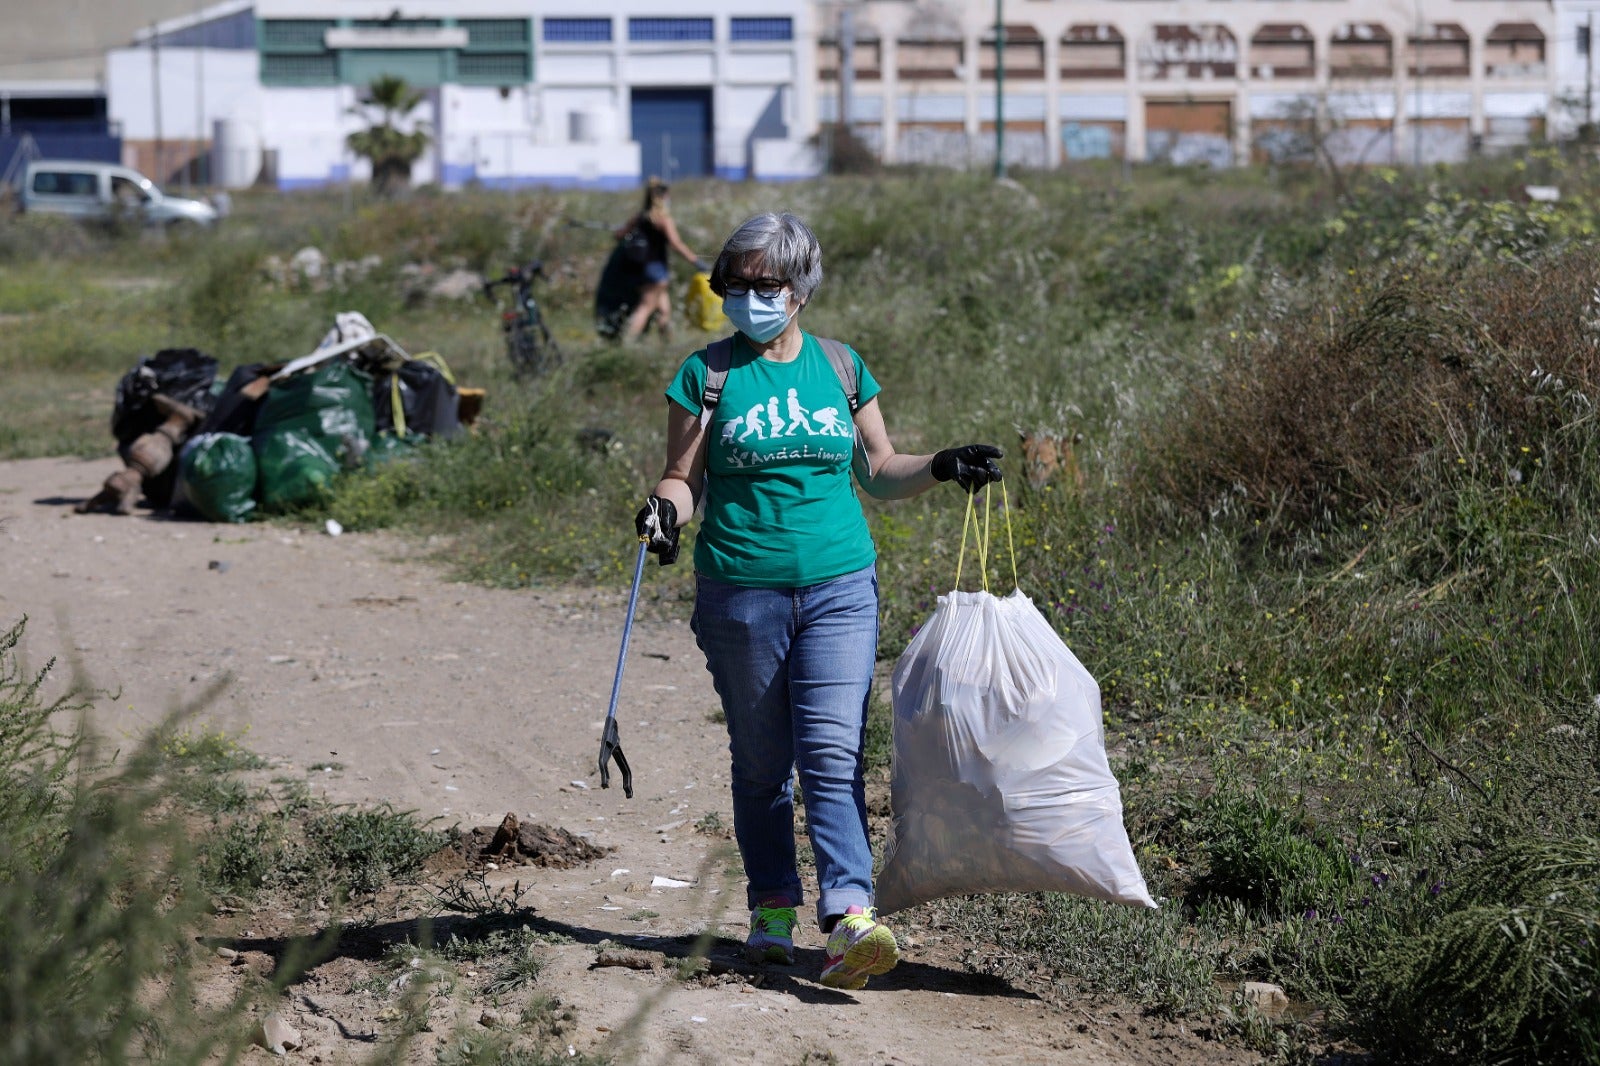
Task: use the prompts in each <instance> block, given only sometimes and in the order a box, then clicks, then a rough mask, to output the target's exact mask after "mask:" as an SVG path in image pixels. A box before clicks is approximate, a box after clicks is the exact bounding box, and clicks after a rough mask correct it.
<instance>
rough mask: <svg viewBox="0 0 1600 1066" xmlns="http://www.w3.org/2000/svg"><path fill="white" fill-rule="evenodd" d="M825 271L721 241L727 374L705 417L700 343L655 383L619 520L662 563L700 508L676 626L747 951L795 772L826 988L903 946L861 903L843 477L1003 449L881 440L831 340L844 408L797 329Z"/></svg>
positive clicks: (778, 220)
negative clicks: (643, 487)
mask: <svg viewBox="0 0 1600 1066" xmlns="http://www.w3.org/2000/svg"><path fill="white" fill-rule="evenodd" d="M821 281H822V249H821V247H820V246H819V244H818V242H817V238H816V236H815V235H814V234H813V233H812V232H811V230H810V228H809V227H807V226H806V224H805V223H804V222H803V221H801V220H800V219H799V218H797V217H796V216H794V215H792V214H771V213H769V214H761V215H756V216H755V217H753V218H751V219H749V220H747V221H746V222H744V223H743V224H742V225H740V226H739V228H738V229H736V230H735V231H734V233H733V235H732V236H731V237H729V238H728V241H727V244H726V245H724V247H723V249H722V251H721V253H720V254H719V255H718V256H717V261H716V264H715V266H714V267H713V268H712V271H711V287H712V289H713V291H715V292H716V293H717V295H719V296H721V297H722V299H723V311H724V313H725V314H727V316H728V318H729V319H730V320H731V321H732V323H733V325H734V327H735V329H737V330H738V333H737V334H736V335H735V336H734V338H733V342H732V349H731V354H730V358H729V367H728V375H727V379H726V381H725V382H723V387H722V392H721V396H720V400H719V401H717V402H715V404H714V406H713V407H712V411H711V412H710V414H709V417H707V418H702V408H703V407H704V406H707V405H710V404H711V401H710V399H709V397H708V396H707V395H706V393H705V392H704V389H705V385H706V378H707V373H708V363H707V358H708V357H707V353H706V352H705V351H703V350H702V351H697V352H695V353H694V354H693V355H691V356H689V357H688V359H687V360H685V361H684V363H683V365H682V367H681V368H680V369H679V370H678V373H677V375H676V376H675V377H674V378H673V380H672V382H671V384H670V385H668V387H667V389H666V396H667V455H666V469H665V472H664V473H663V475H662V477H661V480H660V482H659V483H658V484H657V485H656V486H655V489H654V491H653V492H652V493H651V494H650V497H649V499H648V500H647V501H646V502H645V505H644V507H643V508H642V509H640V511H639V513H638V515H637V517H636V518H635V523H634V524H635V530H636V532H637V533H638V535H639V536H640V538H641V539H643V540H644V541H645V542H646V546H647V548H648V550H649V551H651V552H653V553H655V554H657V555H658V556H659V557H660V561H661V562H662V563H663V564H666V563H669V562H672V561H673V560H674V559H676V557H677V552H678V537H679V527H680V526H682V525H683V524H685V523H686V522H687V521H688V520H689V517H690V516H691V515H693V514H694V512H695V509H696V507H697V506H700V505H703V506H704V508H705V510H704V514H703V517H702V519H701V523H700V533H699V536H698V538H697V539H696V541H695V549H694V568H695V581H696V596H695V606H694V613H693V617H692V620H691V627H692V628H693V631H694V634H695V638H696V640H697V641H698V643H699V646H700V648H701V650H702V651H703V652H704V653H705V656H706V667H707V669H708V670H709V671H710V673H711V676H712V680H713V682H714V684H715V687H716V690H717V694H718V695H719V696H720V697H721V701H722V708H723V712H724V715H725V717H726V719H727V727H728V738H729V749H730V751H731V754H732V791H733V822H734V835H735V838H736V839H737V841H738V845H739V854H740V856H741V858H742V859H743V861H744V870H745V876H746V878H747V881H748V885H747V889H746V893H747V903H748V905H749V907H750V933H749V937H748V939H747V940H746V942H745V954H746V956H747V957H748V958H749V959H750V960H751V961H753V962H763V961H770V962H777V963H793V961H794V928H795V925H796V909H797V908H798V907H799V906H801V905H802V904H803V902H804V899H803V893H802V891H801V883H800V874H799V871H798V868H797V866H796V861H795V846H794V793H793V784H792V778H793V776H794V773H795V770H796V767H798V769H799V774H800V785H801V788H802V789H803V790H804V794H805V807H806V829H807V831H808V832H809V834H810V837H811V844H812V849H813V852H814V853H815V856H816V866H817V883H818V888H819V890H820V893H819V898H818V900H817V907H816V914H817V922H818V924H819V926H820V927H821V930H822V931H823V932H824V933H825V934H827V961H826V963H825V965H824V967H823V969H822V973H821V981H822V983H823V984H824V985H827V986H829V987H833V988H845V989H858V988H862V987H864V986H865V985H866V983H867V979H868V977H870V976H872V975H875V974H882V973H886V972H888V970H889V969H890V968H891V967H893V966H894V965H895V963H896V962H897V961H898V960H899V946H898V944H897V943H896V941H895V937H894V934H893V933H892V932H891V931H890V930H889V928H888V927H887V926H885V925H883V924H882V923H880V922H879V921H878V920H877V917H876V913H875V911H874V907H873V903H874V897H873V882H872V849H871V845H870V843H869V840H868V836H867V812H866V802H865V795H864V788H863V784H862V768H863V758H864V750H865V743H866V717H867V699H868V693H869V690H870V688H871V685H872V672H873V664H874V662H875V660H876V656H877V643H878V578H877V573H876V569H875V559H876V549H875V548H874V546H873V543H872V538H871V535H870V532H869V529H868V526H867V521H866V517H865V515H864V514H863V512H862V509H861V503H860V501H859V499H858V498H857V496H856V492H855V487H854V485H853V484H852V483H851V475H852V470H853V471H854V473H855V477H856V479H857V481H859V483H860V485H861V487H862V488H864V489H865V490H866V491H867V492H868V493H869V494H871V495H872V496H874V497H876V498H879V499H904V498H907V497H911V496H915V495H917V494H919V493H922V492H926V491H928V490H929V489H931V488H933V487H934V485H936V484H938V483H939V482H943V481H954V482H956V483H957V484H958V485H960V486H961V487H962V488H964V489H966V490H967V491H969V492H975V491H977V490H978V489H980V488H982V487H983V486H985V485H987V484H989V483H990V482H992V481H997V480H999V478H1000V476H1001V475H1000V468H999V467H998V465H997V464H996V463H995V460H996V459H999V458H1001V455H1002V453H1001V451H1000V449H999V448H997V447H994V446H992V445H987V444H969V445H966V446H963V447H959V448H947V449H945V450H943V451H940V452H937V453H935V454H933V455H903V454H901V453H899V452H897V451H895V448H894V445H893V444H892V443H891V442H890V440H889V435H888V432H887V430H886V429H885V426H884V418H883V411H882V406H881V404H880V403H879V399H878V394H879V391H880V387H879V385H878V383H877V382H876V381H875V380H874V379H873V377H872V375H871V374H870V373H868V371H867V368H866V365H865V363H864V362H862V360H861V357H860V356H859V355H858V354H856V353H855V352H854V351H853V350H851V349H848V348H846V349H844V351H845V352H848V356H849V359H850V360H853V362H854V368H855V384H856V388H857V394H858V396H857V398H858V400H859V406H858V409H857V410H856V412H855V414H854V416H853V417H852V416H851V414H850V397H849V395H848V393H847V388H846V385H845V384H844V380H845V379H844V373H843V371H842V370H836V369H835V367H834V364H833V363H832V362H830V360H829V358H828V356H827V354H826V353H825V352H824V349H823V347H822V346H821V344H820V342H819V341H818V340H817V339H816V338H815V337H813V336H811V335H810V334H808V333H806V332H805V331H803V330H802V329H801V328H800V313H801V312H802V311H803V310H804V309H805V308H806V307H807V306H808V305H809V304H810V302H811V299H812V297H813V296H814V295H815V294H816V291H817V286H818V285H819V284H820V283H821ZM841 412H842V414H841ZM741 426H742V427H743V431H742V432H741V431H740V430H741Z"/></svg>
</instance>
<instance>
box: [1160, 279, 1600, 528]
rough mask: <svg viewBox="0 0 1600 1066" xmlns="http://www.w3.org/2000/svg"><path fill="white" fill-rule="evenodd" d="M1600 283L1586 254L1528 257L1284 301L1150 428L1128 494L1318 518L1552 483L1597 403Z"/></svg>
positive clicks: (1196, 507) (1203, 512)
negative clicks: (1315, 300)
mask: <svg viewBox="0 0 1600 1066" xmlns="http://www.w3.org/2000/svg"><path fill="white" fill-rule="evenodd" d="M1597 283H1600V255H1597V254H1596V253H1595V252H1593V251H1592V250H1589V249H1581V250H1573V251H1567V252H1562V253H1559V254H1557V255H1555V256H1553V257H1552V258H1551V259H1550V260H1549V261H1546V262H1543V263H1541V264H1540V265H1539V267H1538V269H1535V270H1509V271H1508V270H1504V269H1499V268H1496V267H1492V266H1483V265H1480V266H1478V267H1475V268H1474V269H1472V270H1470V271H1468V272H1467V273H1466V274H1464V275H1460V276H1455V275H1450V274H1446V273H1443V272H1439V271H1437V270H1425V269H1424V268H1422V267H1400V266H1396V267H1393V268H1391V269H1389V270H1388V271H1386V272H1383V273H1382V274H1380V276H1376V277H1369V276H1364V275H1362V276H1356V277H1354V278H1350V279H1347V280H1346V281H1344V282H1342V283H1340V284H1338V285H1336V286H1334V288H1333V290H1332V291H1331V292H1330V293H1329V294H1328V299H1329V303H1330V304H1331V309H1330V311H1329V313H1328V314H1327V315H1326V316H1325V317H1319V316H1316V315H1311V314H1306V313H1305V312H1303V311H1301V310H1299V309H1298V305H1291V306H1285V307H1281V308H1280V309H1279V313H1277V314H1276V315H1273V316H1271V317H1269V318H1267V319H1265V320H1263V321H1258V322H1256V323H1254V324H1253V325H1252V326H1250V327H1248V328H1245V329H1240V330H1236V331H1235V332H1234V334H1233V337H1234V340H1233V342H1232V345H1231V347H1229V348H1228V349H1227V350H1226V351H1225V352H1224V353H1223V355H1222V357H1221V358H1220V360H1219V365H1218V366H1217V367H1216V368H1215V372H1214V373H1209V374H1206V375H1205V376H1202V377H1197V378H1196V379H1195V380H1194V383H1193V384H1192V385H1191V387H1190V388H1189V390H1188V394H1187V395H1186V397H1185V398H1184V400H1183V402H1182V403H1181V404H1180V405H1179V406H1178V407H1177V409H1176V411H1175V412H1174V414H1175V418H1174V420H1173V422H1172V423H1171V424H1168V425H1163V426H1160V427H1151V429H1152V436H1151V438H1150V439H1149V441H1148V444H1149V450H1150V454H1149V458H1148V462H1147V464H1146V465H1145V467H1144V468H1143V470H1142V471H1141V473H1140V475H1139V477H1138V485H1137V489H1138V490H1139V491H1141V492H1144V493H1147V494H1149V495H1151V496H1154V497H1158V498H1160V499H1162V500H1164V501H1165V502H1166V503H1167V504H1168V505H1169V506H1171V507H1173V508H1175V509H1176V510H1178V511H1179V512H1181V513H1183V514H1187V515H1192V516H1197V517H1199V516H1208V515H1215V514H1219V513H1227V512H1235V513H1243V514H1244V515H1246V516H1249V517H1254V518H1260V519H1272V520H1276V521H1280V522H1287V523H1316V522H1319V521H1325V520H1328V519H1330V518H1333V519H1343V518H1348V517H1350V516H1352V515H1356V514H1360V513H1363V512H1369V513H1379V512H1384V511H1387V510H1390V509H1393V508H1397V507H1403V506H1408V505H1415V504H1419V503H1422V502H1425V501H1429V502H1432V503H1434V504H1436V503H1437V502H1439V501H1440V499H1441V493H1440V489H1441V488H1442V487H1445V488H1447V487H1448V486H1451V485H1454V484H1456V483H1458V482H1459V480H1460V475H1461V474H1469V475H1476V476H1478V477H1480V478H1483V479H1484V480H1486V481H1493V480H1494V479H1496V478H1497V477H1498V478H1499V479H1500V480H1501V481H1502V483H1504V478H1506V477H1511V478H1512V479H1513V480H1516V481H1518V482H1519V483H1520V482H1521V481H1525V480H1532V479H1534V478H1540V479H1547V478H1550V476H1551V474H1550V466H1551V464H1553V463H1557V462H1560V461H1562V458H1563V456H1564V455H1569V454H1571V452H1572V449H1571V448H1570V447H1567V448H1563V447H1562V446H1561V445H1562V439H1563V437H1564V436H1565V435H1566V434H1567V433H1568V432H1569V430H1570V429H1571V428H1572V427H1573V426H1574V424H1575V423H1576V422H1577V420H1578V419H1579V418H1581V417H1582V415H1583V414H1584V413H1586V412H1587V411H1588V410H1589V409H1590V407H1591V405H1592V404H1593V403H1594V401H1596V400H1597V399H1600V349H1597V348H1596V347H1595V346H1594V344H1593V343H1592V339H1593V338H1594V336H1595V332H1596V329H1597V328H1600V314H1597V312H1600V307H1597V305H1596V303H1595V295H1594V294H1595V292H1596V285H1597ZM1541 468H1542V469H1541ZM1582 487H1583V488H1584V489H1590V488H1592V486H1582ZM1443 498H1446V499H1447V498H1448V495H1445V496H1444V497H1443Z"/></svg>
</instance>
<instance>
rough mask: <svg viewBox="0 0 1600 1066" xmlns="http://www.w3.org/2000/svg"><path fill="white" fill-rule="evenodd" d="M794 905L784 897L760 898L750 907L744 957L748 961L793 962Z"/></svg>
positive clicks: (788, 963) (789, 963) (790, 963)
mask: <svg viewBox="0 0 1600 1066" xmlns="http://www.w3.org/2000/svg"><path fill="white" fill-rule="evenodd" d="M794 922H795V915H794V908H793V907H791V906H789V901H788V900H786V899H769V900H763V901H762V902H761V903H760V904H758V905H757V906H756V907H755V908H754V909H752V910H751V911H750V936H749V937H748V938H747V939H746V940H745V942H744V957H745V958H747V959H749V960H750V961H751V962H781V963H784V964H786V965H792V964H793V963H794Z"/></svg>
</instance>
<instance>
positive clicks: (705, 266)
mask: <svg viewBox="0 0 1600 1066" xmlns="http://www.w3.org/2000/svg"><path fill="white" fill-rule="evenodd" d="M694 268H695V269H696V270H698V271H699V272H700V273H702V274H709V273H711V264H710V263H708V262H706V261H705V260H704V259H696V260H695V261H694Z"/></svg>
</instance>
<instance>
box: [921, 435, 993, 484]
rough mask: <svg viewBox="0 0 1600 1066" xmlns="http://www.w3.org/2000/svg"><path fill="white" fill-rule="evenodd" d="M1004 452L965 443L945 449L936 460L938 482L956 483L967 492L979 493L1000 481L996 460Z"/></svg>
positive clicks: (983, 445) (935, 472) (934, 461)
mask: <svg viewBox="0 0 1600 1066" xmlns="http://www.w3.org/2000/svg"><path fill="white" fill-rule="evenodd" d="M1005 454H1006V453H1005V452H1003V451H1001V450H1000V449H999V448H996V447H995V446H994V445H993V444H963V445H962V446H961V447H959V448H946V449H945V450H944V451H942V452H937V453H935V454H934V457H933V478H934V480H935V481H954V482H955V483H956V484H957V485H960V486H961V487H962V488H964V489H966V490H967V491H968V492H977V491H978V490H979V489H981V488H983V487H984V486H985V485H987V484H989V483H990V482H991V481H999V480H1000V467H999V465H998V464H997V463H996V462H995V460H996V459H1002V458H1004V457H1005Z"/></svg>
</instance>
